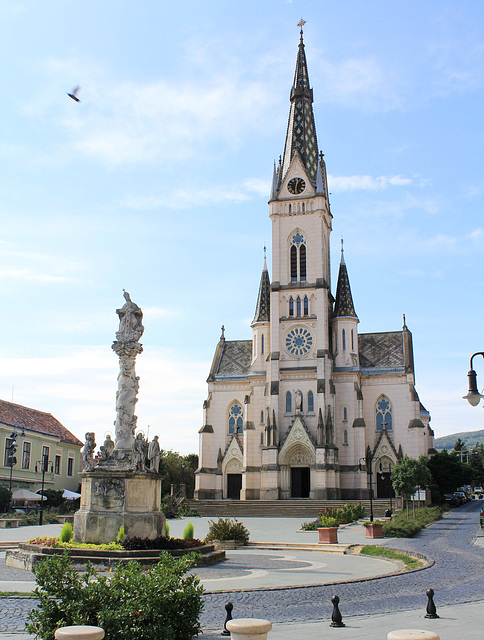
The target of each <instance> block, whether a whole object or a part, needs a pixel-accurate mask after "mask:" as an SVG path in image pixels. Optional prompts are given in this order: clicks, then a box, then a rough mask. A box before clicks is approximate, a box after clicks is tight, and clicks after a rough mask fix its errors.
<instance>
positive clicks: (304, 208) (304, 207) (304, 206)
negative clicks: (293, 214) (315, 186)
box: [302, 202, 306, 213]
mask: <svg viewBox="0 0 484 640" xmlns="http://www.w3.org/2000/svg"><path fill="white" fill-rule="evenodd" d="M302 210H303V213H304V212H305V211H306V205H305V204H304V202H303V203H302Z"/></svg>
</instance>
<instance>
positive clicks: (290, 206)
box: [289, 204, 292, 213]
mask: <svg viewBox="0 0 484 640" xmlns="http://www.w3.org/2000/svg"><path fill="white" fill-rule="evenodd" d="M289 213H292V204H290V205H289Z"/></svg>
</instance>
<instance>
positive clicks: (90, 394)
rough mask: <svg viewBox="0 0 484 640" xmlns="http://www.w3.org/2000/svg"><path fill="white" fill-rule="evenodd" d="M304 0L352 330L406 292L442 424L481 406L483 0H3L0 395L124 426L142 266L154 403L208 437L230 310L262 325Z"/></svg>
mask: <svg viewBox="0 0 484 640" xmlns="http://www.w3.org/2000/svg"><path fill="white" fill-rule="evenodd" d="M301 17H302V18H304V20H306V21H307V24H306V25H305V27H304V41H305V45H306V55H307V60H308V68H309V76H310V82H311V86H312V87H313V89H314V112H315V119H316V127H317V135H318V142H319V146H320V149H321V150H322V151H323V152H324V154H325V160H326V164H327V170H328V182H329V190H330V192H331V196H330V199H331V211H332V214H333V233H332V240H331V243H332V244H331V249H332V254H331V262H332V291H333V294H334V293H335V284H336V277H337V269H338V263H339V256H340V252H339V247H340V240H341V238H342V237H343V238H344V246H345V260H346V264H347V267H348V273H349V277H350V282H351V289H352V293H353V300H354V304H355V308H356V312H357V314H358V317H359V319H360V324H359V327H358V330H359V332H360V333H365V332H374V331H375V332H376V331H395V330H400V329H401V327H402V314H404V313H405V314H406V322H407V325H408V327H409V329H410V330H411V331H412V333H413V341H414V351H415V366H416V386H417V391H418V393H419V395H420V398H421V401H422V403H423V404H424V405H425V407H426V408H427V409H428V410H429V411H430V413H431V416H432V422H431V426H432V427H433V429H434V431H435V435H436V436H437V437H438V436H442V435H447V434H450V433H456V432H459V431H467V430H475V429H482V428H484V420H483V418H484V413H483V412H482V404H481V405H479V406H478V407H476V408H473V407H470V405H468V403H467V402H465V401H464V400H462V396H463V395H464V394H465V393H466V391H467V378H466V374H467V371H468V369H469V359H470V356H471V355H472V354H473V353H474V352H477V351H481V350H483V351H484V340H483V334H482V328H483V327H482V324H483V317H484V295H483V294H484V290H483V289H484V286H483V274H482V270H483V260H482V256H483V250H484V221H483V212H484V184H483V175H484V171H483V170H484V161H483V158H484V154H483V147H484V129H483V113H484V99H483V98H484V4H483V3H482V2H481V1H480V0H460V1H459V2H458V3H457V2H455V1H446V0H426V2H421V1H420V0H405V1H403V0H402V1H401V0H394V1H392V2H388V0H385V1H383V0H382V1H380V0H366V1H365V2H362V1H361V0H344V2H338V3H335V2H328V1H323V0H293V1H286V0H258V1H257V2H255V1H254V0H244V1H243V2H226V1H225V2H222V1H215V0H208V1H207V0H179V1H178V2H176V3H174V2H166V1H165V0H158V1H155V0H143V2H141V3H134V2H131V1H128V0H116V1H115V2H114V1H112V0H102V1H101V2H100V1H99V0H96V1H94V0H83V2H82V3H80V2H78V1H76V2H74V1H71V0H45V2H38V0H19V1H15V0H10V1H8V0H2V1H0V56H1V59H2V60H3V61H4V62H3V65H2V79H1V82H0V295H1V300H2V313H1V315H0V330H1V334H2V335H3V339H2V341H1V344H0V397H1V398H2V399H4V400H7V401H12V399H13V401H14V402H16V403H18V404H23V405H25V406H28V407H33V408H36V409H39V410H42V411H47V412H49V413H52V414H53V415H54V416H55V417H56V418H57V419H58V420H60V421H61V422H62V423H63V424H64V425H65V426H66V427H67V428H68V429H69V430H71V431H72V432H73V433H74V434H75V435H77V436H78V437H79V438H80V439H81V440H83V439H84V434H85V433H86V432H87V431H94V432H95V433H96V440H97V442H98V444H101V443H102V441H103V440H104V437H105V434H106V433H108V432H109V433H111V434H114V428H113V422H114V419H115V394H116V387H117V381H116V377H117V373H118V359H117V356H116V355H115V354H114V352H113V351H112V350H111V344H112V342H113V341H114V338H115V332H116V330H117V328H118V317H117V315H116V309H117V308H120V307H121V306H122V304H123V303H124V299H123V289H126V290H127V291H129V293H130V294H131V297H132V299H133V301H134V302H136V303H137V304H138V305H139V306H140V307H141V308H142V310H143V312H144V321H143V323H144V326H145V332H144V335H143V338H142V343H143V345H144V351H143V353H142V354H141V355H140V356H138V359H137V364H136V370H137V374H138V375H139V376H140V392H139V400H138V404H137V406H136V414H137V415H138V426H139V428H140V429H141V430H143V431H144V432H145V433H147V434H148V435H149V437H150V438H151V437H152V436H153V435H154V434H155V433H156V434H159V436H160V443H161V445H162V447H163V448H164V449H173V450H175V451H179V452H181V453H184V454H187V453H191V452H197V451H198V430H199V429H200V427H201V426H202V404H203V401H204V399H205V398H206V395H207V384H206V378H207V376H208V373H209V370H210V365H211V360H212V357H213V353H214V349H215V346H216V344H217V342H218V340H219V337H220V333H221V329H220V327H221V325H222V324H223V325H225V328H226V332H225V335H226V338H227V339H228V340H235V339H249V338H251V334H252V332H251V329H250V322H251V320H252V318H253V314H254V310H255V304H256V298H257V292H258V287H259V281H260V275H261V269H262V265H263V247H264V244H267V251H268V263H269V265H270V260H271V246H270V245H271V223H270V220H269V216H268V205H267V202H268V199H269V193H270V182H271V178H272V170H273V163H274V160H275V159H277V158H278V157H279V155H280V154H282V153H283V148H284V139H285V132H286V126H287V117H288V112H289V92H290V88H291V84H292V80H293V74H294V66H295V61H296V54H297V45H298V42H299V28H298V27H297V23H298V22H299V20H300V19H301ZM76 86H80V87H81V88H80V90H79V93H78V97H79V98H80V100H81V101H80V102H79V103H76V102H74V101H73V100H71V99H70V98H69V97H68V96H67V92H70V91H72V90H73V89H74V88H75V87H76ZM269 271H271V268H270V266H269ZM474 365H475V369H476V370H477V373H478V384H479V382H480V385H479V386H481V385H482V386H484V360H483V358H481V357H480V356H479V357H477V358H475V359H474Z"/></svg>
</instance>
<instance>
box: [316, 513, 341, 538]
mask: <svg viewBox="0 0 484 640" xmlns="http://www.w3.org/2000/svg"><path fill="white" fill-rule="evenodd" d="M319 522H320V525H321V526H320V527H318V533H319V544H337V543H338V527H339V522H338V520H336V518H333V517H331V516H327V515H325V514H324V513H321V514H320V515H319Z"/></svg>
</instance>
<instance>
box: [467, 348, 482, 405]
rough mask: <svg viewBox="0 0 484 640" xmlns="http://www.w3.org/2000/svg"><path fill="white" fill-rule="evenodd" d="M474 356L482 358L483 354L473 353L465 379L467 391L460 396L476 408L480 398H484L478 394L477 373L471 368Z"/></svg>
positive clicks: (479, 352)
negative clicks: (467, 385) (467, 384)
mask: <svg viewBox="0 0 484 640" xmlns="http://www.w3.org/2000/svg"><path fill="white" fill-rule="evenodd" d="M475 356H482V357H483V358H484V352H482V351H477V353H474V354H473V355H472V356H471V361H470V370H469V373H468V374H467V379H468V381H469V391H468V392H467V394H466V395H465V396H462V399H463V400H467V402H468V403H469V404H470V405H472V406H473V407H477V405H478V404H479V402H480V400H481V398H484V396H483V395H482V394H480V393H479V391H478V390H477V373H476V372H475V371H474V369H473V368H472V361H473V359H474V358H475Z"/></svg>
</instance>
